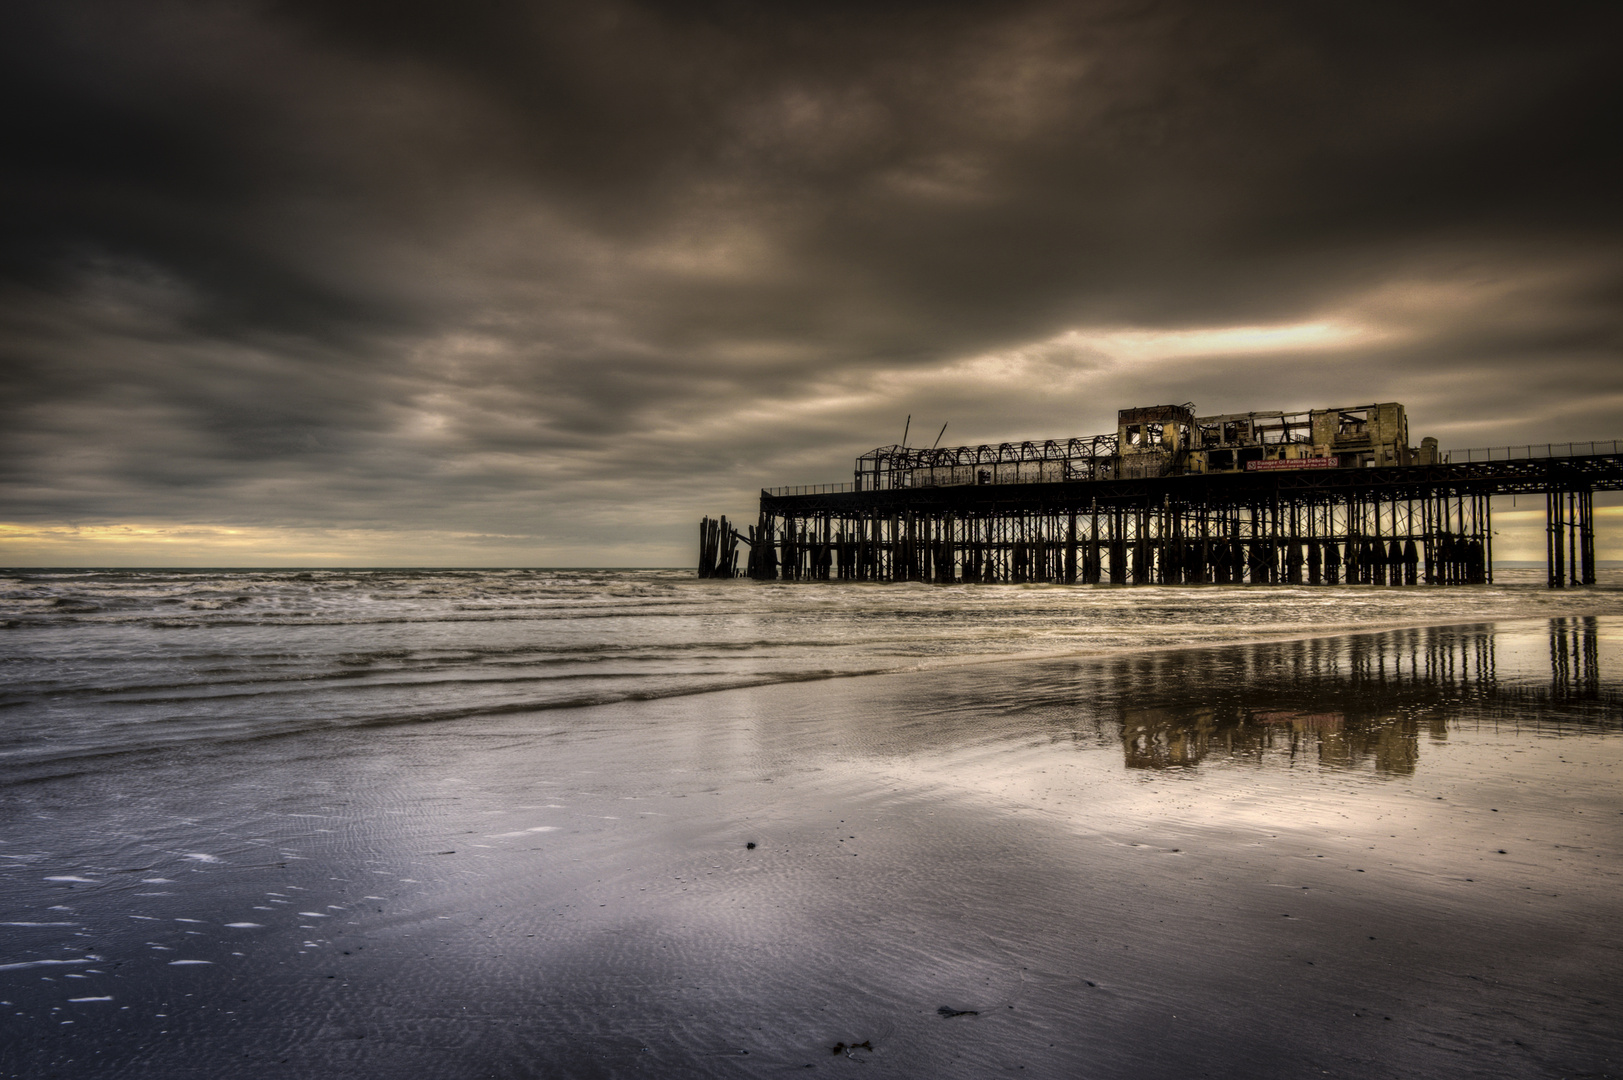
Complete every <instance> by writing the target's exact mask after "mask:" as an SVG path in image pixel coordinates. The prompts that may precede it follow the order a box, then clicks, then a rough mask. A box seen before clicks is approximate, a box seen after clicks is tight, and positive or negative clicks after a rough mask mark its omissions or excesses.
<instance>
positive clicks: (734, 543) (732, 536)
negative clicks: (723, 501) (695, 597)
mask: <svg viewBox="0 0 1623 1080" xmlns="http://www.w3.org/2000/svg"><path fill="white" fill-rule="evenodd" d="M738 540H739V537H738V532H737V531H736V530H735V529H734V528H733V527H732V526H731V525H730V524H728V523H727V519H726V518H725V517H722V518H720V519H714V518H705V519H704V520H703V521H700V522H699V576H700V577H705V578H711V577H721V578H730V577H737V576H738Z"/></svg>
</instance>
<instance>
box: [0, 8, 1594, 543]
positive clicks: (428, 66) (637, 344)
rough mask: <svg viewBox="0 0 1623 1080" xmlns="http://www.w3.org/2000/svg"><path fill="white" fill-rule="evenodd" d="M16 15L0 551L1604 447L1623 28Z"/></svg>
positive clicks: (10, 80)
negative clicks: (1308, 416)
mask: <svg viewBox="0 0 1623 1080" xmlns="http://www.w3.org/2000/svg"><path fill="white" fill-rule="evenodd" d="M0 19H4V21H5V25H4V26H0V86H3V88H4V90H5V92H6V99H7V100H8V101H10V102H13V103H15V106H16V107H14V108H12V109H10V110H9V111H8V113H7V115H6V117H5V119H4V125H5V129H4V134H5V140H6V142H5V145H6V146H7V148H8V153H7V159H8V160H7V164H6V166H5V172H4V180H3V183H4V188H3V195H4V205H3V207H0V221H3V225H4V229H5V234H4V235H5V239H4V248H3V251H0V320H3V321H0V333H3V338H0V348H3V349H4V359H5V370H4V376H3V377H4V380H5V383H4V403H3V404H0V408H3V409H4V411H5V415H4V416H3V417H0V450H3V455H4V459H3V462H0V481H3V483H4V485H5V487H4V489H3V490H4V492H5V494H4V500H5V510H6V513H5V514H3V515H0V516H4V517H7V518H9V519H11V520H15V521H23V522H57V521H123V520H145V521H159V522H177V523H188V522H190V523H237V524H250V525H259V526H265V527H270V526H278V525H296V526H304V527H319V526H356V527H366V528H371V529H379V530H388V529H391V528H397V529H401V530H436V529H437V530H450V531H458V530H460V531H469V532H488V533H500V534H502V535H505V536H514V537H520V538H523V537H531V538H533V539H532V540H531V541H529V542H530V543H531V544H532V546H533V550H534V551H535V552H536V555H535V558H536V560H538V561H546V559H547V557H548V553H549V552H557V551H564V550H569V551H577V550H580V549H581V548H582V546H583V545H584V546H586V547H590V546H591V545H594V544H598V545H600V544H603V543H605V542H607V540H608V538H610V537H612V538H614V541H615V542H616V543H619V544H621V545H625V544H628V543H629V544H632V545H633V546H634V545H636V544H638V543H641V544H644V545H646V547H645V549H644V550H645V551H646V552H647V553H648V554H647V557H649V558H655V559H657V560H659V561H669V560H672V559H680V558H685V547H684V546H680V545H685V542H686V533H687V532H688V531H689V528H690V519H692V518H694V517H696V516H697V514H699V513H701V512H706V511H709V510H713V509H729V508H730V509H732V510H734V511H743V510H746V509H747V508H748V499H749V493H750V492H751V491H752V490H753V488H754V487H758V486H760V485H761V484H763V483H779V482H791V481H796V480H821V479H837V478H839V476H840V475H841V474H842V473H843V472H844V471H845V470H846V469H847V468H848V467H849V459H850V458H851V457H852V456H853V455H854V454H855V453H857V452H860V451H861V450H863V449H866V448H868V447H870V446H872V445H875V444H878V443H882V442H890V441H893V440H895V439H896V438H898V437H899V436H900V430H899V421H900V420H901V419H902V418H903V417H904V416H905V415H906V414H909V413H912V414H916V417H917V420H918V430H924V429H929V431H930V433H931V435H932V437H933V432H934V430H936V429H937V428H939V425H940V423H941V422H942V421H943V420H950V421H951V427H950V429H949V432H948V436H947V441H948V442H952V441H954V440H955V439H964V440H973V441H979V440H982V439H1000V438H1009V437H1023V436H1030V435H1064V434H1083V433H1091V432H1093V431H1096V430H1104V429H1106V428H1108V427H1110V426H1111V424H1112V418H1113V413H1114V410H1115V409H1116V408H1117V407H1119V406H1123V405H1129V404H1136V403H1144V402H1147V401H1151V400H1155V401H1159V400H1176V401H1182V400H1193V401H1195V402H1196V404H1197V405H1198V406H1199V407H1200V408H1201V409H1202V410H1203V411H1220V410H1229V409H1244V408H1269V407H1306V406H1309V405H1320V404H1331V403H1341V402H1345V401H1365V400H1374V399H1381V400H1391V399H1398V400H1404V401H1405V402H1407V403H1408V404H1409V405H1410V408H1411V415H1412V417H1413V419H1414V423H1415V424H1416V426H1417V428H1419V429H1424V430H1426V431H1435V432H1436V433H1437V434H1439V435H1442V436H1444V442H1445V444H1453V445H1463V444H1469V443H1481V442H1485V441H1494V442H1499V441H1511V440H1521V439H1528V438H1538V439H1540V441H1544V440H1547V439H1563V438H1568V437H1572V438H1590V437H1597V436H1599V437H1609V436H1614V435H1616V434H1618V433H1619V432H1618V430H1617V429H1618V428H1619V427H1620V425H1619V423H1618V418H1619V417H1620V416H1623V408H1620V405H1623V375H1620V374H1619V371H1620V369H1623V365H1620V364H1618V362H1617V361H1618V353H1619V345H1620V337H1623V334H1620V326H1619V322H1620V316H1619V312H1620V311H1623V306H1620V303H1619V301H1620V300H1623V295H1620V294H1623V255H1620V251H1623V249H1620V247H1619V239H1620V231H1623V230H1620V227H1619V226H1620V224H1623V222H1620V214H1623V208H1620V206H1619V203H1618V200H1617V198H1616V191H1617V190H1618V187H1619V180H1620V177H1619V175H1618V172H1619V170H1618V168H1617V163H1616V154H1615V152H1614V143H1615V141H1616V138H1617V135H1616V132H1617V131H1618V130H1620V129H1623V123H1620V122H1623V91H1620V80H1619V78H1618V76H1617V74H1616V72H1617V71H1618V69H1619V66H1620V65H1619V60H1620V57H1619V49H1618V46H1617V42H1618V40H1619V31H1620V30H1623V18H1620V17H1619V15H1618V14H1617V9H1616V8H1615V7H1612V6H1603V5H1592V6H1571V7H1563V6H1557V7H1548V8H1540V9H1538V10H1537V11H1536V12H1534V11H1532V10H1531V9H1525V8H1523V9H1517V10H1508V9H1493V8H1485V7H1483V6H1481V5H1463V4H1462V5H1451V4H1450V5H1444V4H1432V5H1412V4H1404V5H1398V4H1394V5H1334V6H1331V5H1311V4H1283V3H1282V4H1225V5H1213V4H1196V3H1184V4H1149V3H1145V4H1138V3H1077V4H1025V5H970V4H963V5H951V4H928V5H926V4H918V5H905V4H903V5H889V6H875V5H855V4H830V5H816V6H810V7H808V8H807V9H806V10H798V11H797V10H792V9H789V8H784V7H768V6H765V5H750V4H742V3H739V4H730V3H716V4H709V5H704V4H698V5H695V4H682V5H675V4H672V5H657V4H652V5H636V4H614V3H604V4H593V5H564V4H557V5H547V4H532V3H516V2H513V3H492V4H482V5H472V6H460V7H459V6H456V5H444V4H405V5H402V4H383V3H363V2H352V3H341V2H340V3H333V2H322V3H316V2H311V3H296V2H284V3H262V4H247V3H244V4H204V3H149V4H143V5H135V6H132V5H120V4H111V3H107V4H102V3H85V2H79V3H74V2H69V3H61V2H55V3H43V2H39V3H18V4H14V5H11V6H9V7H8V8H7V9H6V13H5V14H4V15H3V16H0ZM1293 325H1294V326H1298V327H1300V326H1307V327H1310V328H1311V327H1313V326H1318V327H1320V328H1321V330H1322V331H1323V332H1322V333H1320V332H1317V331H1311V329H1310V330H1309V331H1303V332H1301V333H1297V334H1296V336H1290V335H1289V334H1287V335H1285V336H1283V337H1277V338H1269V337H1266V336H1264V337H1261V338H1258V337H1256V336H1255V335H1252V336H1251V337H1247V336H1246V335H1245V334H1244V333H1240V334H1238V336H1235V335H1234V334H1230V335H1229V336H1224V333H1225V332H1227V331H1232V330H1235V329H1240V330H1243V329H1244V328H1256V327H1264V328H1266V327H1284V326H1293ZM1293 333H1295V332H1294V331H1293ZM1214 335H1215V336H1214ZM1253 346H1254V347H1253ZM661 545H668V546H663V547H662V546H661Z"/></svg>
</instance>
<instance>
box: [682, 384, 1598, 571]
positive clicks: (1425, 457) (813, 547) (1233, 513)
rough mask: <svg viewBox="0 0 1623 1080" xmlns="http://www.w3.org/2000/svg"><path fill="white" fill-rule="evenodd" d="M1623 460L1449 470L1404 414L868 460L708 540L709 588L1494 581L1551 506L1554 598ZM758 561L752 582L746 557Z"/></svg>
mask: <svg viewBox="0 0 1623 1080" xmlns="http://www.w3.org/2000/svg"><path fill="white" fill-rule="evenodd" d="M1618 489H1623V440H1620V441H1615V442H1596V443H1572V444H1564V445H1557V444H1548V445H1535V446H1521V447H1498V448H1493V449H1489V450H1457V451H1453V452H1450V453H1443V452H1440V451H1439V450H1438V448H1437V443H1436V440H1435V439H1425V440H1423V441H1422V443H1421V445H1420V446H1419V447H1411V446H1410V445H1409V441H1408V421H1407V416H1406V414H1405V410H1404V408H1403V406H1402V405H1400V404H1397V403H1393V402H1388V403H1382V404H1376V405H1367V406H1357V407H1352V408H1337V409H1323V410H1308V411H1305V412H1300V413H1285V412H1266V413H1233V414H1224V415H1221V416H1211V417H1197V416H1195V415H1194V409H1193V406H1190V405H1181V406H1179V405H1171V406H1151V407H1148V408H1139V409H1123V410H1121V412H1120V413H1119V414H1118V426H1117V432H1116V434H1115V435H1113V436H1094V437H1091V438H1087V439H1066V440H1044V441H1041V442H1037V441H1033V442H1024V443H1002V444H997V445H995V446H994V445H985V446H979V447H947V448H941V449H931V450H921V449H915V448H908V447H901V446H892V447H881V448H879V449H877V450H874V451H870V452H869V453H868V454H864V455H863V456H862V457H860V458H858V459H857V467H856V474H855V476H854V478H853V482H852V483H850V484H825V485H810V486H804V487H789V488H766V489H763V490H762V492H761V502H760V512H759V518H758V521H757V523H756V525H754V526H751V527H750V528H749V529H748V531H747V535H746V534H745V533H741V532H739V531H738V530H736V529H734V528H733V527H732V526H731V525H728V524H727V523H726V519H721V520H720V521H719V522H718V521H711V520H710V519H708V518H707V519H705V522H704V524H703V525H702V526H701V539H700V568H699V573H700V576H702V577H733V576H749V577H755V578H768V579H784V580H816V579H830V578H839V579H851V580H875V581H939V582H956V581H1008V582H1022V581H1053V582H1066V583H1082V584H1091V583H1100V582H1109V583H1114V584H1176V583H1183V582H1191V583H1192V582H1217V583H1230V584H1239V583H1246V584H1264V583H1279V584H1298V583H1300V584H1337V583H1340V582H1347V583H1365V584H1383V585H1384V584H1391V585H1404V584H1408V585H1415V584H1472V583H1478V582H1488V581H1491V580H1492V574H1493V569H1492V564H1493V552H1492V545H1493V530H1492V527H1491V507H1490V502H1489V500H1490V498H1491V497H1492V496H1494V495H1511V494H1517V495H1537V494H1543V495H1544V496H1545V503H1546V514H1547V518H1548V521H1547V529H1546V541H1547V542H1546V556H1547V561H1548V568H1549V575H1548V579H1549V584H1550V585H1551V587H1563V586H1567V585H1584V584H1593V583H1594V580H1595V555H1594V550H1595V544H1594V512H1593V493H1594V492H1595V491H1606V490H1618ZM740 543H743V544H744V545H745V546H746V548H747V558H746V561H745V564H744V565H743V566H740V565H739V563H738V554H739V552H738V545H739V544H740Z"/></svg>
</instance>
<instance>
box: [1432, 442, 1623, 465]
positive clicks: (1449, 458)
mask: <svg viewBox="0 0 1623 1080" xmlns="http://www.w3.org/2000/svg"><path fill="white" fill-rule="evenodd" d="M1602 454H1623V441H1619V440H1617V439H1613V440H1611V441H1609V442H1576V443H1529V444H1527V445H1525V446H1484V447H1477V448H1475V449H1471V450H1447V451H1444V452H1443V464H1445V465H1457V464H1463V463H1464V462H1468V461H1527V460H1529V459H1533V458H1569V457H1598V456H1600V455H1602Z"/></svg>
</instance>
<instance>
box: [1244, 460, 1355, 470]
mask: <svg viewBox="0 0 1623 1080" xmlns="http://www.w3.org/2000/svg"><path fill="white" fill-rule="evenodd" d="M1340 464H1341V462H1340V461H1338V460H1337V459H1335V458H1333V457H1302V458H1286V459H1283V460H1279V461H1248V462H1246V463H1245V471H1246V472H1262V471H1264V470H1266V469H1334V468H1336V467H1337V466H1338V465H1340Z"/></svg>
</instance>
